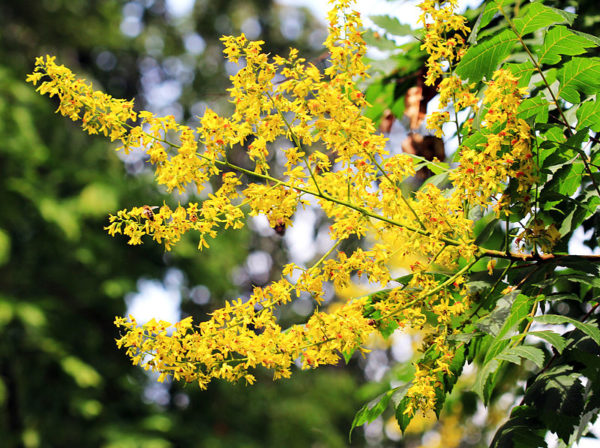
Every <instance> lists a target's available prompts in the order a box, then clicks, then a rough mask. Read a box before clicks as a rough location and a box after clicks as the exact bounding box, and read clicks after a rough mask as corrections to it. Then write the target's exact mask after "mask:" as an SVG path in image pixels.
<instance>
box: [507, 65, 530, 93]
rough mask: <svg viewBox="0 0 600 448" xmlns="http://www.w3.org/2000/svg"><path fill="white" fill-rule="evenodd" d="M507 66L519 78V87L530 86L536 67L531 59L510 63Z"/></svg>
mask: <svg viewBox="0 0 600 448" xmlns="http://www.w3.org/2000/svg"><path fill="white" fill-rule="evenodd" d="M504 67H505V68H507V69H508V70H510V71H511V73H512V74H513V75H515V76H516V77H517V78H519V83H518V85H517V86H518V87H527V86H529V81H531V76H532V75H533V73H534V72H535V67H534V66H533V63H532V62H531V61H525V62H520V63H518V64H515V63H510V64H505V65H504Z"/></svg>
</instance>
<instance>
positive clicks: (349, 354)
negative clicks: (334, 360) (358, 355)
mask: <svg viewBox="0 0 600 448" xmlns="http://www.w3.org/2000/svg"><path fill="white" fill-rule="evenodd" d="M357 348H358V347H354V348H353V349H351V350H348V351H346V352H342V356H343V357H344V361H346V364H348V363H349V362H350V359H352V355H353V354H354V352H355V351H356V349H357Z"/></svg>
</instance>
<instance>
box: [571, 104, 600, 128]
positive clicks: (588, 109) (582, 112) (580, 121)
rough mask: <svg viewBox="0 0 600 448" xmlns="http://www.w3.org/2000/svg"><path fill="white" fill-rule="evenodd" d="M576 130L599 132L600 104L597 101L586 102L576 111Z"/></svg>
mask: <svg viewBox="0 0 600 448" xmlns="http://www.w3.org/2000/svg"><path fill="white" fill-rule="evenodd" d="M576 115H577V129H581V128H587V127H589V128H591V129H592V131H594V132H600V102H599V101H598V99H595V100H593V101H586V102H585V103H583V104H581V106H579V109H577V114H576Z"/></svg>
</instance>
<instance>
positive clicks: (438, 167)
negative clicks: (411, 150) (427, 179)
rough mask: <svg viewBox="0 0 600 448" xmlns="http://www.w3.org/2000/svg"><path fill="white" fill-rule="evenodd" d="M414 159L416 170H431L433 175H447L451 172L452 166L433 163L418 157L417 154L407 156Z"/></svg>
mask: <svg viewBox="0 0 600 448" xmlns="http://www.w3.org/2000/svg"><path fill="white" fill-rule="evenodd" d="M406 155H408V156H410V157H411V158H412V159H413V163H414V164H415V169H416V170H418V169H421V168H423V167H427V168H429V169H430V170H431V171H432V172H433V174H442V173H447V172H448V171H449V170H450V165H449V164H447V163H444V162H432V161H430V160H427V159H426V158H425V157H421V156H418V155H416V154H406Z"/></svg>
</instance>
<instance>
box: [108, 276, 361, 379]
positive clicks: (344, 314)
mask: <svg viewBox="0 0 600 448" xmlns="http://www.w3.org/2000/svg"><path fill="white" fill-rule="evenodd" d="M291 289H292V286H291V285H290V284H289V283H287V282H286V281H284V280H282V281H279V282H276V283H273V284H272V285H270V286H268V287H266V288H256V290H255V292H254V294H253V295H252V296H251V298H250V299H249V300H248V301H246V302H242V300H240V299H238V300H236V301H233V302H232V303H229V302H228V303H226V306H225V307H224V308H222V309H219V310H217V311H215V312H214V313H213V314H212V316H211V318H210V319H209V320H208V321H205V322H202V323H200V324H198V325H196V326H194V325H193V324H192V318H191V317H188V318H186V319H184V320H182V321H181V322H178V323H176V324H175V331H173V332H172V333H171V334H169V331H168V330H169V328H170V327H171V324H170V323H168V322H163V321H161V322H158V323H157V322H156V321H155V320H151V321H150V322H148V323H146V324H144V325H142V326H138V325H137V322H136V321H135V319H134V318H133V317H131V316H130V317H129V319H125V318H120V317H118V318H116V320H115V324H116V325H117V326H118V327H120V328H123V329H125V334H124V335H123V336H122V337H121V338H120V339H118V340H117V345H118V346H119V347H125V348H126V351H127V355H128V356H129V357H130V358H131V360H132V362H133V364H134V365H137V364H139V365H141V366H142V367H144V368H145V369H146V370H152V371H156V372H160V376H159V381H163V380H164V379H165V378H166V376H167V375H171V376H172V377H173V378H174V379H175V380H184V381H186V382H197V383H198V384H199V386H200V387H201V388H205V387H206V386H207V384H208V383H209V382H210V381H211V380H212V379H214V378H221V379H225V380H227V381H232V382H236V381H239V380H241V379H244V380H245V381H246V382H247V383H248V384H252V383H253V382H254V381H255V378H254V375H252V374H251V373H249V372H250V370H251V369H254V368H255V367H257V366H259V365H260V366H264V367H266V368H268V369H271V370H273V372H274V379H277V378H287V377H289V376H290V374H291V370H290V368H291V366H292V364H293V363H294V361H295V360H296V359H301V361H302V367H303V368H314V367H318V366H319V365H324V364H335V363H337V362H338V361H339V354H340V353H344V352H349V351H352V350H354V349H356V348H357V347H359V346H360V345H362V344H364V343H365V341H366V340H367V337H368V335H369V334H370V333H371V332H372V331H373V327H372V326H371V324H370V321H369V320H368V319H366V318H365V317H364V316H363V311H364V306H365V299H359V300H355V301H352V302H349V303H347V304H345V305H343V306H341V307H340V308H338V309H337V310H336V311H335V312H332V313H330V314H328V313H324V312H315V313H314V314H313V315H312V316H311V318H310V319H309V320H308V322H307V323H306V324H305V325H296V326H292V327H290V328H288V329H287V330H286V331H281V328H280V327H279V325H277V323H276V318H275V316H274V315H273V308H274V306H276V305H280V304H284V303H286V302H288V301H289V300H290V291H291Z"/></svg>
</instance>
